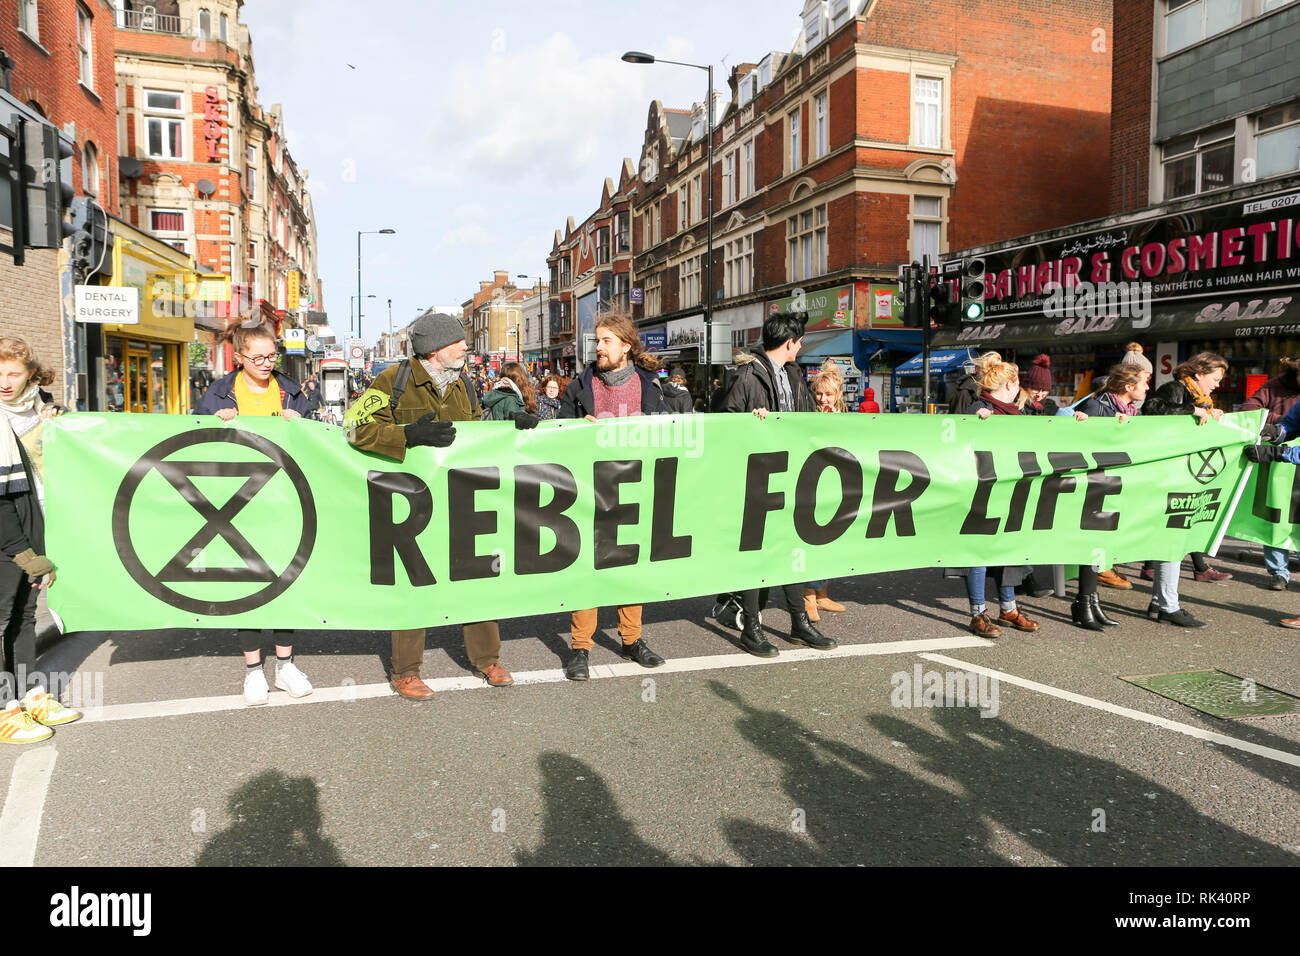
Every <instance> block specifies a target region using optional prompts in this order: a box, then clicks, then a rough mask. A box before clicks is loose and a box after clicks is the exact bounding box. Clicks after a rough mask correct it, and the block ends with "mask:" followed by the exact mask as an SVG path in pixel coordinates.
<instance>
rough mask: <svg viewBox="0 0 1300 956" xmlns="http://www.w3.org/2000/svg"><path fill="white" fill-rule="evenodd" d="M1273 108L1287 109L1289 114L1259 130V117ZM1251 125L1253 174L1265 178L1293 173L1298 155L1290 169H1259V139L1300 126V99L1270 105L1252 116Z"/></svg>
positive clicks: (1298, 160) (1299, 161)
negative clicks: (1273, 170)
mask: <svg viewBox="0 0 1300 956" xmlns="http://www.w3.org/2000/svg"><path fill="white" fill-rule="evenodd" d="M1275 110H1284V111H1287V112H1289V113H1290V116H1289V117H1286V118H1284V119H1283V120H1282V122H1281V123H1278V124H1277V125H1276V126H1270V127H1269V128H1268V129H1265V130H1261V129H1260V128H1259V121H1260V119H1261V117H1263V116H1264V115H1266V114H1268V113H1272V112H1274V111H1275ZM1252 127H1253V132H1254V135H1253V138H1252V140H1251V148H1252V149H1253V151H1254V152H1253V155H1254V157H1255V161H1256V164H1257V165H1256V169H1255V174H1256V176H1257V177H1259V178H1261V179H1267V178H1271V177H1273V176H1285V175H1287V174H1288V173H1294V172H1295V171H1296V170H1297V169H1300V156H1298V157H1297V160H1296V165H1295V166H1292V167H1291V168H1290V169H1284V170H1280V171H1278V172H1273V173H1266V172H1264V171H1263V170H1261V169H1259V167H1258V162H1259V141H1260V138H1261V137H1264V136H1272V135H1273V134H1275V133H1278V132H1281V131H1282V130H1294V129H1296V128H1297V127H1300V100H1297V101H1294V102H1291V103H1284V104H1282V105H1281V106H1275V107H1271V108H1270V109H1267V110H1262V111H1260V113H1259V114H1257V115H1256V116H1255V117H1253V118H1252Z"/></svg>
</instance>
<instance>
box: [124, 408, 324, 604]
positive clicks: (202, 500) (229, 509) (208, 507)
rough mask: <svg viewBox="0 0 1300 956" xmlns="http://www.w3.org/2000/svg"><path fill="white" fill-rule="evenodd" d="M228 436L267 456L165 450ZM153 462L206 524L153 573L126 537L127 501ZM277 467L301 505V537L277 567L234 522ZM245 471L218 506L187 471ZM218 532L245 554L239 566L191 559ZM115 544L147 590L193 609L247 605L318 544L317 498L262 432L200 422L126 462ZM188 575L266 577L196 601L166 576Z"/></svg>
mask: <svg viewBox="0 0 1300 956" xmlns="http://www.w3.org/2000/svg"><path fill="white" fill-rule="evenodd" d="M215 443H227V444H236V445H243V446H244V447H246V448H252V449H254V450H255V451H259V452H261V453H262V455H264V456H265V458H266V460H265V461H173V460H168V458H169V456H171V455H174V454H175V453H176V452H178V451H180V450H181V449H184V448H189V447H190V446H192V445H206V444H215ZM154 470H157V471H158V473H159V474H160V475H162V477H163V478H165V479H166V480H167V482H168V483H169V484H170V485H171V486H172V487H173V488H175V489H176V491H177V492H178V493H179V494H180V496H181V497H182V498H184V499H185V501H187V502H188V503H189V504H190V506H191V507H193V508H194V510H195V511H197V512H198V513H199V515H201V516H202V517H203V519H204V525H203V527H202V528H201V529H200V530H199V532H198V533H197V534H195V535H194V536H193V537H192V538H190V540H189V541H187V542H185V543H184V544H182V545H181V546H180V548H179V549H178V550H177V552H176V554H175V555H174V556H173V557H172V558H171V560H170V561H168V562H167V563H166V564H165V565H164V566H163V568H162V569H161V570H160V571H158V572H157V573H156V574H155V573H151V572H150V571H149V570H148V569H147V568H145V566H144V563H143V562H142V561H141V560H140V557H139V555H138V554H136V550H135V545H134V543H133V542H132V541H131V520H130V519H131V504H132V502H133V500H134V498H135V493H136V491H137V490H138V489H139V487H140V483H141V482H142V481H144V479H145V477H146V476H147V475H148V474H149V473H150V472H151V471H154ZM281 471H283V472H284V473H285V474H286V475H287V476H288V478H289V481H290V482H291V483H292V484H293V488H294V491H296V492H297V493H298V503H299V505H300V506H301V508H302V537H301V538H300V539H299V541H298V548H297V550H296V551H295V552H294V556H293V560H291V561H290V562H289V566H288V567H286V568H285V569H284V570H283V571H281V572H279V573H278V574H277V573H276V572H275V571H273V570H272V569H271V567H270V565H268V564H267V563H266V559H264V558H263V557H262V556H261V555H260V554H258V553H257V551H256V550H255V549H254V548H253V546H252V545H251V544H249V542H248V540H247V539H246V538H245V537H244V536H243V535H242V534H240V532H239V531H238V530H236V529H235V525H234V520H235V516H236V515H238V514H239V512H240V511H241V510H242V509H243V507H244V506H245V505H246V504H248V503H249V501H251V500H252V499H253V496H254V495H256V494H257V493H258V492H259V491H261V490H262V488H263V487H265V485H266V484H267V482H269V481H270V480H271V479H272V478H274V477H275V476H276V475H278V474H279V473H280V472H281ZM210 477H220V478H244V479H245V481H244V484H243V486H241V487H240V489H239V490H238V491H237V492H235V494H234V496H233V497H232V498H231V499H230V500H229V501H227V502H226V503H225V504H224V505H222V506H221V507H220V508H218V507H216V506H215V505H213V504H212V502H211V501H209V500H208V498H207V496H206V495H204V494H203V492H202V491H200V490H199V489H198V488H197V487H196V486H195V484H194V482H193V481H192V480H191V479H192V478H210ZM217 537H221V538H222V539H224V540H225V542H226V543H227V544H228V545H230V547H231V548H232V549H233V550H234V552H235V554H236V555H238V556H239V557H240V558H241V559H243V561H244V566H243V567H241V568H207V569H196V568H192V567H190V562H192V561H193V560H194V558H195V557H197V556H198V555H199V554H200V553H201V552H202V550H203V548H204V547H205V546H207V544H208V543H209V542H211V541H212V540H213V539H215V538H217ZM113 544H114V546H115V547H116V548H117V556H118V559H119V560H120V561H121V562H122V567H124V568H125V569H126V571H127V573H128V574H130V575H131V577H132V579H134V581H135V582H136V583H137V584H138V585H140V587H142V588H144V590H145V591H147V592H148V593H149V594H151V595H153V596H154V597H156V598H157V599H158V600H160V601H163V602H164V603H166V604H170V605H171V606H172V607H176V608H180V609H181V610H183V611H190V612H192V613H194V614H205V615H209V616H222V615H227V614H240V613H242V612H244V611H251V610H253V609H254V608H259V607H261V606H262V605H264V604H268V603H269V602H271V601H273V600H275V598H277V597H279V596H280V595H281V594H283V593H284V592H285V590H286V589H287V588H288V587H289V585H291V584H293V582H294V581H296V580H297V579H298V576H299V575H300V574H302V570H303V568H304V567H306V566H307V559H308V558H310V557H311V551H312V548H313V547H314V546H315V544H316V502H315V500H314V499H313V498H312V494H311V488H310V487H309V486H308V484H307V476H306V475H304V474H303V471H302V469H301V468H300V467H298V463H297V462H296V461H294V460H293V459H292V458H290V457H289V455H288V454H286V453H285V451H284V449H283V448H281V447H280V446H279V445H277V444H275V443H274V442H272V441H268V440H267V439H265V438H263V437H262V436H260V435H254V434H251V433H250V432H245V431H238V430H236V429H225V428H200V429H198V430H197V431H193V432H187V433H185V434H183V435H175V436H173V437H171V438H168V439H167V440H166V441H162V442H159V443H158V444H157V445H154V447H153V448H150V449H149V450H148V451H147V452H145V453H144V455H143V456H142V457H141V458H140V460H139V461H137V462H136V463H135V464H134V465H132V466H131V469H130V471H128V472H127V473H126V477H125V478H123V479H122V484H121V485H119V486H118V489H117V496H116V498H115V499H114V501H113ZM169 581H171V582H181V581H188V582H191V583H196V582H198V583H203V582H231V581H247V582H254V583H264V584H265V587H263V588H261V589H260V590H257V591H254V592H253V593H252V594H249V595H247V596H246V597H242V598H237V599H234V600H229V601H201V600H199V599H197V598H192V597H189V596H187V595H185V594H181V593H179V592H177V591H176V590H174V589H172V588H170V587H168V586H167V584H166V583H165V582H169Z"/></svg>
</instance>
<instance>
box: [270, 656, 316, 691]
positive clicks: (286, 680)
mask: <svg viewBox="0 0 1300 956" xmlns="http://www.w3.org/2000/svg"><path fill="white" fill-rule="evenodd" d="M275 686H276V687H278V688H279V689H280V690H282V691H284V692H285V693H286V694H288V695H289V696H290V697H306V696H307V695H308V694H310V693H311V681H309V680H308V679H307V675H306V674H304V673H303V672H302V671H300V670H298V668H297V666H296V665H295V664H294V663H293V661H290V662H289V663H287V664H283V665H282V664H281V663H280V662H279V661H276V662H275Z"/></svg>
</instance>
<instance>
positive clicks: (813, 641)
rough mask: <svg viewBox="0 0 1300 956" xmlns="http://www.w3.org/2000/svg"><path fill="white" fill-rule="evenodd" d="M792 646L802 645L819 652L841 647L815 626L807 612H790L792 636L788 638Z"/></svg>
mask: <svg viewBox="0 0 1300 956" xmlns="http://www.w3.org/2000/svg"><path fill="white" fill-rule="evenodd" d="M786 640H788V641H789V642H790V643H791V644H802V645H803V646H804V647H811V648H813V649H814V650H818V651H829V650H834V649H835V648H837V647H839V646H840V645H839V644H838V643H837V642H836V641H834V640H832V639H831V638H829V637H827V636H826V635H825V634H823V633H822V632H821V631H819V630H817V628H816V627H814V626H813V623H812V621H810V620H808V614H807V612H805V611H791V612H790V636H789V637H788V638H786Z"/></svg>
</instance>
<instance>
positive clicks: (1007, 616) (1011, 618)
mask: <svg viewBox="0 0 1300 956" xmlns="http://www.w3.org/2000/svg"><path fill="white" fill-rule="evenodd" d="M998 623H999V624H1010V625H1011V626H1012V627H1014V628H1015V629H1016V630H1017V631H1036V630H1038V622H1037V621H1031V620H1030V619H1029V618H1027V617H1025V612H1024V611H1022V610H1020V608H1016V609H1015V610H1014V611H1003V612H1002V613H1001V614H999V615H998Z"/></svg>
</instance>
